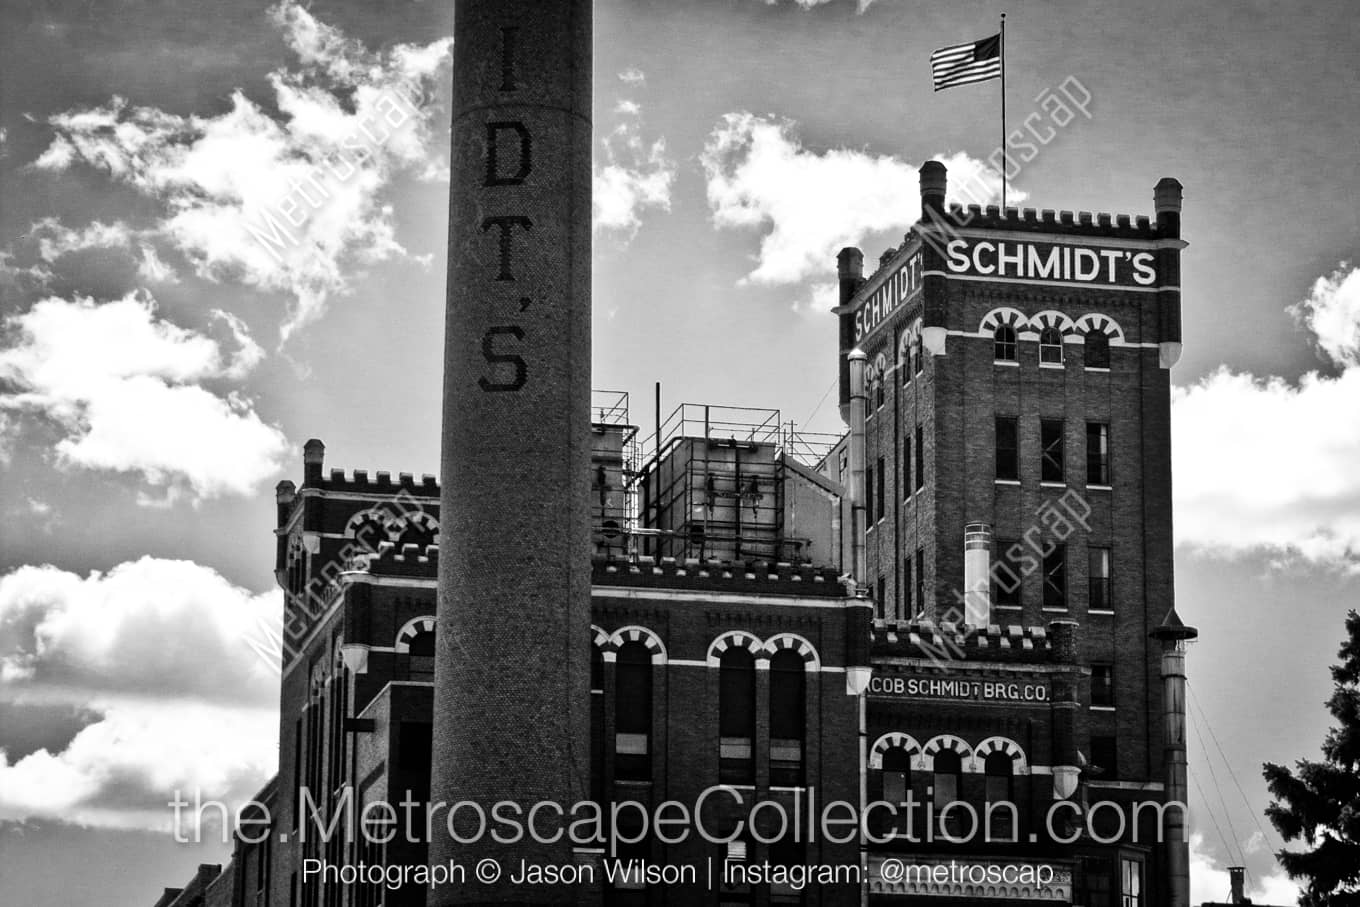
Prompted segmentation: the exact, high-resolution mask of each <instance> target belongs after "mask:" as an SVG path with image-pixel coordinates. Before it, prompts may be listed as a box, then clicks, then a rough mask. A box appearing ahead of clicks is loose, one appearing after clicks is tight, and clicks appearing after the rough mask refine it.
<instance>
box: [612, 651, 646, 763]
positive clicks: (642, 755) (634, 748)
mask: <svg viewBox="0 0 1360 907" xmlns="http://www.w3.org/2000/svg"><path fill="white" fill-rule="evenodd" d="M651 741H652V653H651V652H649V651H647V647H646V646H644V645H643V644H642V643H640V642H630V643H627V644H625V645H624V646H623V647H622V648H620V649H619V655H618V661H617V662H616V663H615V669H614V775H615V777H616V778H620V779H622V780H625V781H650V780H651V779H652V757H651V752H652V747H651Z"/></svg>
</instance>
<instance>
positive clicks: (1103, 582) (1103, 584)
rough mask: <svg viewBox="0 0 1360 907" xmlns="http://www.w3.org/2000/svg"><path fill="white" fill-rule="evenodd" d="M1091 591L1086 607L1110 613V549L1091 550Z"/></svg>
mask: <svg viewBox="0 0 1360 907" xmlns="http://www.w3.org/2000/svg"><path fill="white" fill-rule="evenodd" d="M1087 550H1088V551H1089V552H1090V553H1089V556H1088V561H1089V576H1090V580H1089V581H1090V584H1091V585H1090V590H1089V594H1088V597H1087V601H1086V606H1087V607H1088V608H1090V609H1091V610H1092V611H1110V610H1112V609H1113V607H1114V606H1113V604H1112V603H1111V600H1110V549H1109V548H1089V549H1087Z"/></svg>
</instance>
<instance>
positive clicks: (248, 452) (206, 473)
mask: <svg viewBox="0 0 1360 907" xmlns="http://www.w3.org/2000/svg"><path fill="white" fill-rule="evenodd" d="M215 314H216V316H217V320H218V322H219V323H220V324H222V325H224V326H225V329H226V331H227V332H228V333H230V334H231V335H232V338H233V339H232V345H233V346H234V350H233V351H232V352H230V353H228V352H226V351H225V350H224V347H223V344H221V343H219V342H218V341H217V340H215V339H213V338H212V337H209V336H208V335H206V334H202V333H199V332H196V331H191V330H187V329H184V328H181V327H178V326H176V325H173V324H171V323H169V322H167V321H165V320H163V319H161V318H159V317H158V316H157V315H156V310H155V302H154V300H153V299H151V297H150V296H148V295H146V294H129V295H128V296H126V297H125V298H123V299H120V300H116V301H113V302H108V303H104V304H97V303H95V302H94V301H93V300H91V299H88V298H77V299H75V300H73V301H68V300H64V299H58V298H55V297H53V298H49V299H46V300H43V301H41V302H38V303H37V304H35V305H34V306H33V307H32V308H31V309H29V310H28V311H27V312H24V313H22V314H17V315H11V316H10V317H9V318H8V319H6V321H5V323H4V326H5V329H6V333H7V337H6V338H5V339H6V346H5V348H3V349H0V379H4V380H5V381H7V382H9V383H10V384H11V386H12V390H10V391H9V392H7V393H4V394H0V410H6V411H8V412H9V413H11V414H20V413H30V414H32V413H36V414H39V415H41V416H42V417H44V418H46V419H48V420H50V421H51V422H53V423H54V424H55V425H57V426H58V427H59V428H60V429H61V430H62V432H63V434H64V437H63V438H62V439H61V440H60V441H59V442H58V444H57V446H56V453H57V458H58V462H59V463H60V464H62V465H64V466H73V467H82V468H87V469H105V470H113V471H118V472H135V473H140V474H141V476H142V478H143V479H144V480H145V481H146V482H147V483H148V484H150V485H151V486H154V487H157V488H160V489H163V490H164V492H165V494H166V495H167V496H168V497H169V498H170V499H174V498H176V497H178V496H181V495H183V494H189V495H192V496H193V497H194V498H195V499H199V498H212V497H217V496H220V495H223V494H250V493H252V492H253V491H254V490H255V489H256V488H257V487H258V485H259V484H260V483H261V482H262V481H264V480H265V479H267V478H269V477H270V476H271V475H273V474H274V473H275V472H276V471H277V469H278V468H279V464H280V462H281V459H282V457H283V456H284V454H285V453H286V452H287V440H286V439H285V437H284V436H283V434H282V432H280V431H279V430H278V429H277V428H274V427H273V426H270V425H266V424H265V423H264V422H262V421H261V420H260V418H259V416H258V415H257V414H256V412H255V410H254V407H253V406H252V404H251V403H250V402H249V401H248V400H247V399H245V398H244V397H242V396H241V395H240V394H238V393H236V392H234V391H227V392H221V393H219V392H214V391H212V390H209V389H208V388H206V387H204V386H202V385H203V383H204V382H210V381H214V380H221V381H230V380H239V379H240V378H242V377H244V375H245V374H246V373H247V372H249V371H250V370H251V369H252V368H254V366H255V365H256V364H257V363H258V362H259V361H260V359H261V357H262V356H263V351H262V350H261V349H260V347H259V345H258V344H256V343H255V342H254V341H253V340H252V339H251V338H250V336H249V334H248V333H247V332H246V330H245V326H244V324H243V323H242V322H241V321H240V320H239V319H236V318H233V317H231V316H229V315H226V314H225V313H221V312H218V313H215Z"/></svg>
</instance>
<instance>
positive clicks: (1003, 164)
mask: <svg viewBox="0 0 1360 907" xmlns="http://www.w3.org/2000/svg"><path fill="white" fill-rule="evenodd" d="M1006 163H1007V161H1006V14H1005V13H1002V14H1001V213H1002V214H1005V213H1006Z"/></svg>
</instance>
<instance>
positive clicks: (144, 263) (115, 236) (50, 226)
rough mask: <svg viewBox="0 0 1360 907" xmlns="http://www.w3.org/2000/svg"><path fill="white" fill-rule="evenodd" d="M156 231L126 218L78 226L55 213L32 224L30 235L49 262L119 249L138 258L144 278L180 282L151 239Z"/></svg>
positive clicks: (151, 281)
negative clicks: (89, 251) (140, 227)
mask: <svg viewBox="0 0 1360 907" xmlns="http://www.w3.org/2000/svg"><path fill="white" fill-rule="evenodd" d="M154 232H155V231H154V230H137V229H135V228H133V227H131V226H129V225H128V224H127V223H125V222H124V221H114V222H113V223H110V224H106V223H103V222H102V221H93V222H92V223H89V224H87V225H86V226H84V227H82V228H80V229H75V228H72V227H67V226H65V225H64V224H62V223H61V222H60V221H58V220H57V219H56V218H55V217H45V218H43V219H42V220H40V221H38V222H37V223H35V224H33V226H32V227H30V228H29V231H28V235H27V237H26V238H27V239H28V240H30V241H32V242H34V243H36V246H37V254H38V257H39V258H40V259H42V261H43V262H46V263H48V264H50V263H52V262H54V261H56V260H57V259H58V258H61V257H63V256H65V255H70V254H71V253H73V252H83V251H85V250H87V249H118V250H121V251H124V252H127V253H128V254H129V255H131V256H133V257H134V258H135V259H136V260H137V274H138V276H140V277H141V278H142V279H143V280H144V281H147V282H148V283H176V282H178V279H179V278H178V275H177V274H176V273H175V269H174V268H172V267H171V266H170V265H168V264H166V263H165V262H164V261H163V260H162V259H161V257H160V254H159V253H158V252H157V251H156V247H155V246H154V245H152V244H151V243H150V242H148V241H147V240H148V239H149V238H150V236H151V235H152V234H154ZM30 270H31V269H30ZM49 277H50V272H49Z"/></svg>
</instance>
